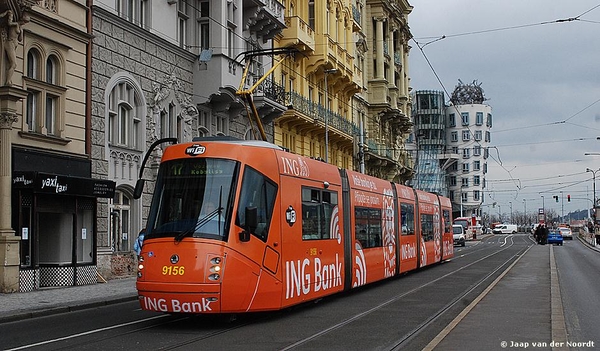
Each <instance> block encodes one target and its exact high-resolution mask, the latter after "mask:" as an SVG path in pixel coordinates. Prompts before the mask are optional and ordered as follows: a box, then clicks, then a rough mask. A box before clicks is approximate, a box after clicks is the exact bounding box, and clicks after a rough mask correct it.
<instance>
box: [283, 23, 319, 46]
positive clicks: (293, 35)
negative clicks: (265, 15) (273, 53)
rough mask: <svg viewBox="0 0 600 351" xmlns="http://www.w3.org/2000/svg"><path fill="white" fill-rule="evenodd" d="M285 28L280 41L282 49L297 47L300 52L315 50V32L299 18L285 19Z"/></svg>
mask: <svg viewBox="0 0 600 351" xmlns="http://www.w3.org/2000/svg"><path fill="white" fill-rule="evenodd" d="M285 25H286V26H287V28H285V29H284V30H283V31H282V32H281V35H282V37H283V38H282V39H281V41H280V45H281V47H289V46H292V47H295V48H297V49H298V50H300V51H303V52H306V51H309V52H312V51H314V50H315V32H314V31H313V29H312V28H311V27H310V26H309V25H308V23H306V22H304V21H303V20H302V18H300V17H298V16H291V17H286V18H285Z"/></svg>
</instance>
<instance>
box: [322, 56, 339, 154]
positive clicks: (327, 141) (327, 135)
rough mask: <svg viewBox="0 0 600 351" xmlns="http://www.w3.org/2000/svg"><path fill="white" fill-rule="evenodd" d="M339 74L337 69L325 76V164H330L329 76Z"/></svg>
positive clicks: (325, 71) (331, 70)
mask: <svg viewBox="0 0 600 351" xmlns="http://www.w3.org/2000/svg"><path fill="white" fill-rule="evenodd" d="M335 72H337V69H335V68H332V69H326V70H324V71H323V73H324V74H325V162H326V163H329V96H328V95H327V76H328V75H329V74H331V73H335Z"/></svg>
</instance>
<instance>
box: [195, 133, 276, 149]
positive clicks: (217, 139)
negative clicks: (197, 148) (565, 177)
mask: <svg viewBox="0 0 600 351" xmlns="http://www.w3.org/2000/svg"><path fill="white" fill-rule="evenodd" d="M192 142H211V143H226V144H237V145H242V146H256V147H264V148H269V149H276V150H283V148H281V147H280V146H277V145H275V144H272V143H269V142H268V141H262V140H242V139H238V138H234V137H232V136H209V137H195V138H193V139H192Z"/></svg>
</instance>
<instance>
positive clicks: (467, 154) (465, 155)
mask: <svg viewBox="0 0 600 351" xmlns="http://www.w3.org/2000/svg"><path fill="white" fill-rule="evenodd" d="M470 152H471V149H469V148H468V147H466V148H464V149H463V158H469V157H471V154H470Z"/></svg>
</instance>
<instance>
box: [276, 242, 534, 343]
mask: <svg viewBox="0 0 600 351" xmlns="http://www.w3.org/2000/svg"><path fill="white" fill-rule="evenodd" d="M507 239H508V240H510V244H507V245H506V246H504V247H503V248H502V249H500V250H497V251H495V252H493V253H490V254H486V255H485V256H483V257H480V258H477V259H475V260H474V261H471V262H469V263H467V264H465V265H462V266H460V267H458V268H457V269H455V270H454V271H452V272H450V273H446V274H444V275H442V276H440V277H438V278H436V279H434V280H431V281H429V282H427V283H425V284H421V285H419V286H417V287H415V288H412V289H410V290H409V291H406V292H404V293H402V294H400V295H398V296H396V297H394V298H392V299H389V300H387V301H385V302H383V303H381V304H379V305H377V306H375V307H373V308H371V309H369V310H367V311H364V312H362V313H359V314H356V315H354V316H352V317H350V318H347V319H345V320H344V321H342V322H340V323H337V324H334V325H331V326H330V327H328V328H326V329H324V330H322V331H320V332H318V333H316V334H313V335H310V336H307V337H305V338H303V339H301V340H298V341H296V342H295V343H293V344H290V345H288V346H286V347H284V348H282V349H281V350H293V349H297V348H301V347H302V346H304V345H306V344H308V343H311V342H316V341H317V340H318V339H319V338H322V337H324V336H326V335H327V334H329V333H331V332H333V331H335V330H338V329H340V328H343V327H344V326H347V325H349V324H351V323H354V322H358V321H360V320H361V319H363V318H365V317H366V316H367V315H369V314H371V313H374V312H376V311H379V310H381V309H383V308H384V307H386V306H389V305H390V304H393V303H395V302H397V301H400V300H402V299H404V298H406V297H408V296H409V295H411V294H415V293H417V292H419V291H420V290H422V289H424V288H426V287H428V286H431V285H433V284H438V283H439V282H441V281H442V280H444V279H448V278H451V277H453V276H455V275H457V274H459V273H460V272H461V271H463V270H465V269H467V268H470V267H472V266H475V265H477V264H479V263H481V262H483V261H485V260H487V259H490V258H491V257H494V256H496V255H498V254H500V253H502V252H504V251H506V250H508V249H510V248H512V247H513V246H514V237H513V236H509V237H507ZM530 246H531V245H529V246H527V247H526V248H524V249H521V250H519V251H518V252H517V253H515V254H513V255H511V256H510V257H509V258H508V259H505V260H504V261H503V262H502V263H501V264H500V265H498V266H497V267H496V268H495V269H494V270H492V271H491V272H489V273H488V274H487V275H485V276H484V277H483V278H481V279H479V280H478V281H477V282H475V283H474V284H473V285H471V286H469V287H468V288H467V289H466V290H464V291H462V292H461V293H460V294H459V295H457V296H456V297H455V298H453V299H452V300H451V301H450V302H449V303H447V304H446V305H444V306H443V307H442V308H441V309H439V310H438V311H437V312H436V313H434V314H432V315H430V316H429V317H428V318H427V319H426V320H424V321H423V322H421V323H419V324H418V325H417V326H416V327H415V328H413V329H412V330H410V331H409V332H407V333H405V334H403V335H402V336H401V337H400V338H397V339H396V340H394V341H393V342H391V343H389V344H388V345H387V346H385V347H382V348H381V349H387V350H398V349H400V348H401V347H402V346H403V345H405V344H406V343H408V342H410V341H411V340H412V339H413V338H414V337H415V336H417V335H418V334H419V333H420V332H422V331H423V330H425V329H426V328H427V327H429V326H430V325H431V324H432V323H434V322H435V321H436V320H438V319H439V318H440V316H442V315H444V314H445V313H446V312H448V311H449V310H450V309H451V308H452V307H454V306H456V305H457V304H458V303H459V302H461V301H463V300H465V299H466V298H467V297H468V296H469V295H471V294H473V292H474V291H475V290H476V289H477V288H480V287H482V286H484V284H485V283H486V282H488V281H489V280H491V279H494V277H496V276H497V275H498V274H505V272H507V271H508V270H509V269H510V267H512V266H511V263H513V262H516V260H517V259H518V258H519V257H521V256H522V255H523V254H524V252H526V250H527V249H529V247H530ZM486 249H487V248H485V247H484V248H482V249H480V250H474V251H472V252H469V253H467V254H468V255H474V254H477V253H481V252H483V251H486ZM467 254H465V255H463V257H465V256H466V255H467ZM454 260H457V259H456V258H455V259H454ZM507 265H508V266H509V268H506V269H504V271H503V272H502V273H499V272H500V271H501V270H502V269H503V268H504V267H506V266H507Z"/></svg>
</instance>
